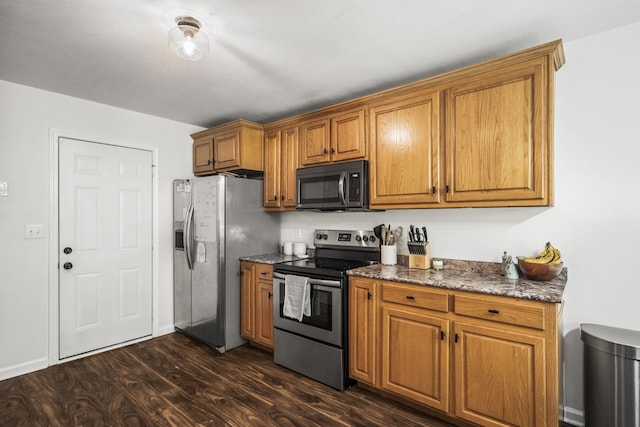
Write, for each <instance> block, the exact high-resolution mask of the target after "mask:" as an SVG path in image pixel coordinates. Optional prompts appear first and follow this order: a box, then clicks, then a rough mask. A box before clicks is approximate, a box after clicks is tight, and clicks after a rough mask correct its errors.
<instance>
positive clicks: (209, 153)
mask: <svg viewBox="0 0 640 427" xmlns="http://www.w3.org/2000/svg"><path fill="white" fill-rule="evenodd" d="M263 135H264V131H263V126H262V125H260V124H257V123H253V122H250V121H247V120H234V121H232V122H229V123H225V124H223V125H220V126H216V127H214V128H211V129H207V130H204V131H202V132H198V133H194V134H192V135H191V137H192V138H193V174H194V175H210V174H212V173H215V172H236V173H240V174H248V175H254V174H257V173H261V172H262V170H263V160H262V155H263V149H262V144H263Z"/></svg>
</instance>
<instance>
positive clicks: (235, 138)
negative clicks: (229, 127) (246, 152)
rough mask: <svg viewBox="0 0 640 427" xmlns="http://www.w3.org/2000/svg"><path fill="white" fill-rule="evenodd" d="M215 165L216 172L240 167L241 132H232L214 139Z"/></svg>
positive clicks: (216, 136)
mask: <svg viewBox="0 0 640 427" xmlns="http://www.w3.org/2000/svg"><path fill="white" fill-rule="evenodd" d="M213 150H214V163H215V169H216V170H222V169H227V168H234V167H239V166H240V131H239V130H235V131H230V132H225V133H221V134H218V135H215V136H214V138H213Z"/></svg>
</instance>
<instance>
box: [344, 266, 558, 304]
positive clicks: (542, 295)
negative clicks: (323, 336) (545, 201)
mask: <svg viewBox="0 0 640 427" xmlns="http://www.w3.org/2000/svg"><path fill="white" fill-rule="evenodd" d="M347 274H348V275H351V276H361V277H368V278H371V279H379V280H390V281H394V282H404V283H411V284H416V285H423V286H433V287H437V288H443V289H451V290H457V291H468V292H476V293H481V294H489V295H499V296H506V297H512V298H521V299H528V300H535V301H543V302H552V303H561V302H562V294H563V293H564V288H565V284H566V282H567V269H566V268H563V269H562V271H561V272H560V274H559V275H558V277H556V278H555V279H553V280H550V281H548V282H536V281H535V280H529V279H525V278H520V279H507V278H506V277H504V276H502V275H501V274H500V263H490V262H478V261H460V260H444V269H442V270H433V269H429V270H420V269H414V268H409V267H407V266H406V265H400V264H398V265H382V264H373V265H369V266H366V267H360V268H354V269H352V270H349V271H348V272H347ZM520 276H521V277H524V276H523V275H522V274H521V275H520Z"/></svg>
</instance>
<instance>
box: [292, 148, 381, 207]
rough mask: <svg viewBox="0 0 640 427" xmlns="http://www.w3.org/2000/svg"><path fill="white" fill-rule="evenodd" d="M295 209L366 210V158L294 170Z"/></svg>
mask: <svg viewBox="0 0 640 427" xmlns="http://www.w3.org/2000/svg"><path fill="white" fill-rule="evenodd" d="M296 183H297V186H296V187H297V194H298V196H297V203H296V208H297V209H315V210H326V211H335V210H369V185H368V183H369V163H368V162H367V161H366V160H358V161H355V162H346V163H334V164H330V165H320V166H311V167H308V168H300V169H297V170H296Z"/></svg>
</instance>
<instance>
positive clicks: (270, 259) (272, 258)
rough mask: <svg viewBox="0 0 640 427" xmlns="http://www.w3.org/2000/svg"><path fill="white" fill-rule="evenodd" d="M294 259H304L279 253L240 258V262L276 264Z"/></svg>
mask: <svg viewBox="0 0 640 427" xmlns="http://www.w3.org/2000/svg"><path fill="white" fill-rule="evenodd" d="M306 258H308V257H306ZM296 259H304V258H303V257H299V256H296V255H285V254H283V253H281V252H277V253H273V254H262V255H249V256H243V257H240V261H250V262H259V263H261V264H277V263H279V262H284V261H293V260H296Z"/></svg>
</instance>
